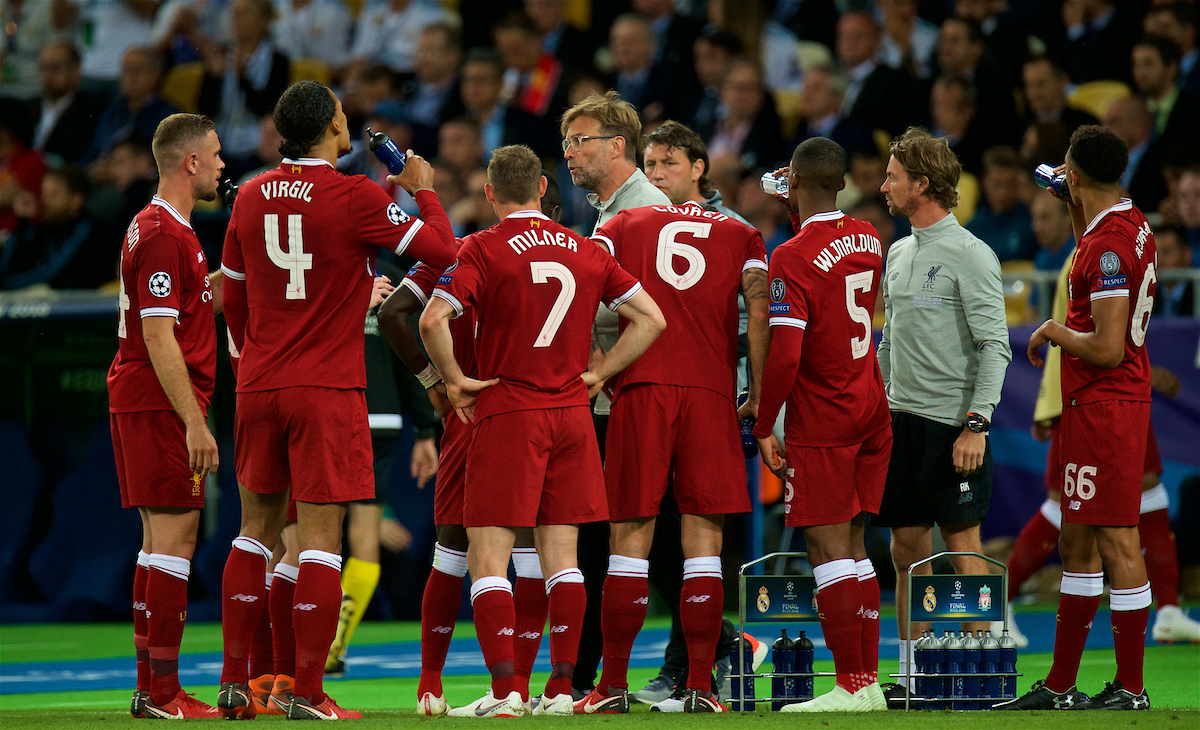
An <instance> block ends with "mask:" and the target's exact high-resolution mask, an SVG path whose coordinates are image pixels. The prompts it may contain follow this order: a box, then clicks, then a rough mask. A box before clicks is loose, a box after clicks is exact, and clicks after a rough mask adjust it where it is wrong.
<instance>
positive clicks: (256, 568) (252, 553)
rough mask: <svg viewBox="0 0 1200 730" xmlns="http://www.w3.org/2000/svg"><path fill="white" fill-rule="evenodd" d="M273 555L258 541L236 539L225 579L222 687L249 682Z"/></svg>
mask: <svg viewBox="0 0 1200 730" xmlns="http://www.w3.org/2000/svg"><path fill="white" fill-rule="evenodd" d="M270 559H271V551H270V550H269V549H267V547H266V546H265V545H263V544H262V543H261V542H259V541H257V540H252V539H251V538H248V537H236V538H234V540H233V547H232V548H231V549H230V550H229V558H228V559H227V560H226V561H225V573H224V575H223V576H222V579H221V592H222V600H221V635H222V638H223V641H222V645H223V647H224V654H225V661H224V663H223V665H222V667H221V683H222V684H224V683H225V682H237V683H238V684H246V683H247V682H249V681H250V680H249V672H250V670H249V667H248V664H247V662H248V660H249V657H250V644H251V642H252V641H253V639H254V632H255V627H256V626H257V625H258V620H259V616H260V614H261V613H262V609H263V606H264V605H265V604H266V601H265V600H264V599H265V597H266V591H265V589H264V587H263V574H264V573H265V572H266V570H267V561H268V560H270Z"/></svg>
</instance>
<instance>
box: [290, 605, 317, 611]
mask: <svg viewBox="0 0 1200 730" xmlns="http://www.w3.org/2000/svg"><path fill="white" fill-rule="evenodd" d="M316 607H317V604H315V603H297V604H296V605H295V606H292V608H294V609H296V610H297V611H311V610H313V609H314V608H316Z"/></svg>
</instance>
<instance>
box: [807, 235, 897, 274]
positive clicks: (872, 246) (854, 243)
mask: <svg viewBox="0 0 1200 730" xmlns="http://www.w3.org/2000/svg"><path fill="white" fill-rule="evenodd" d="M852 253H873V254H875V255H876V256H880V257H882V256H883V247H882V246H881V245H880V243H879V239H878V238H876V237H874V236H872V235H870V234H867V233H851V234H850V235H848V236H842V237H841V238H837V239H834V240H833V241H830V242H829V243H828V244H827V245H826V246H825V248H823V249H821V252H820V253H818V254H817V257H816V258H814V259H813V266H816V267H817V268H818V269H820V270H821V271H825V272H828V271H829V269H831V268H833V265H834V264H836V263H837V262H839V261H841V260H842V259H843V258H845V257H846V256H849V255H850V254H852Z"/></svg>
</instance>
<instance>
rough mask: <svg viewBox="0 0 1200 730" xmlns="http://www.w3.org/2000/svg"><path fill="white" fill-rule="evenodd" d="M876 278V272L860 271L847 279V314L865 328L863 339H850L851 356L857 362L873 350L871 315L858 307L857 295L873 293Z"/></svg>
mask: <svg viewBox="0 0 1200 730" xmlns="http://www.w3.org/2000/svg"><path fill="white" fill-rule="evenodd" d="M874 278H875V272H874V271H860V272H858V273H857V274H850V275H849V276H847V277H846V312H847V313H848V314H849V315H850V319H851V320H853V321H855V322H858V323H859V324H861V325H862V327H863V335H862V337H852V338H850V354H851V355H853V356H854V359H855V360H857V359H859V358H860V357H862V356H864V355H866V354H867V353H868V352H870V350H871V313H870V312H868V311H867V310H866V309H864V308H863V307H860V306H858V299H857V297H856V294H857V293H858V292H864V293H865V292H869V291H871V282H872V281H873V280H874Z"/></svg>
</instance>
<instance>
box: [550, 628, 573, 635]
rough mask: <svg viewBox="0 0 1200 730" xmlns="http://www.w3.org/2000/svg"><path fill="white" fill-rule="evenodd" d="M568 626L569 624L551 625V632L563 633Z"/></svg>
mask: <svg viewBox="0 0 1200 730" xmlns="http://www.w3.org/2000/svg"><path fill="white" fill-rule="evenodd" d="M568 628H569V627H567V626H551V627H550V633H552V634H561V633H562V632H564V631H566V630H567V629H568Z"/></svg>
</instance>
